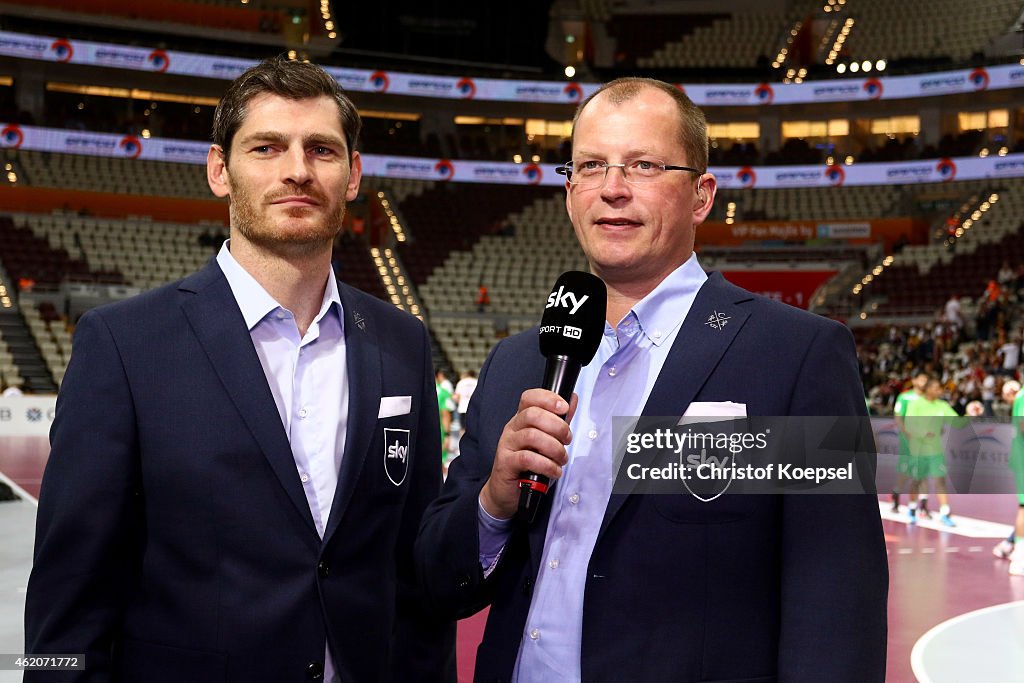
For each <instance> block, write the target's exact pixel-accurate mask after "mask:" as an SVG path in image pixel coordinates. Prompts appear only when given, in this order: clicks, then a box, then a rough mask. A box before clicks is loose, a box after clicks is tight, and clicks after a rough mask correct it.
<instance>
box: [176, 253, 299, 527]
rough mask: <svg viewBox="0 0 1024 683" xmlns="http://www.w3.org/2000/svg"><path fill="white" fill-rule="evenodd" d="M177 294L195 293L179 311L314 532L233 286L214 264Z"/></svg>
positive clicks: (288, 446)
mask: <svg viewBox="0 0 1024 683" xmlns="http://www.w3.org/2000/svg"><path fill="white" fill-rule="evenodd" d="M179 290H182V291H186V292H191V293H192V294H193V295H192V296H189V297H187V298H185V299H184V301H183V302H182V304H181V308H182V310H183V311H184V314H185V317H186V318H187V319H188V321H189V324H190V325H191V326H192V330H193V332H194V333H195V335H196V338H197V339H198V340H199V343H200V345H201V346H202V347H203V350H204V351H205V352H206V355H207V357H208V358H209V359H210V363H211V364H212V365H213V368H214V371H215V372H216V373H217V376H218V377H219V378H220V381H221V384H223V385H224V389H225V391H227V393H228V396H230V397H231V401H232V402H233V403H234V404H235V407H236V408H237V409H238V412H239V414H240V415H241V417H242V420H244V421H245V424H246V425H247V426H248V428H249V431H250V432H251V433H252V436H253V438H254V439H255V440H256V442H257V443H258V444H259V446H260V450H262V451H263V455H264V456H265V457H266V458H267V461H268V462H269V463H270V466H271V468H272V469H273V470H274V473H275V474H276V475H277V478H278V480H279V481H280V482H281V486H282V487H283V488H284V490H285V493H287V495H288V498H289V499H291V501H292V503H293V504H294V505H295V508H296V509H297V511H298V512H299V515H300V516H301V517H302V519H303V520H304V522H305V524H306V525H307V526H308V527H309V529H310V531H312V532H313V533H314V534H315V533H316V526H315V525H314V523H313V517H312V515H311V514H310V511H309V503H308V502H307V501H306V494H305V493H304V492H303V490H302V484H301V482H300V481H299V475H298V472H297V471H296V469H295V459H294V457H293V456H292V449H291V445H290V444H289V443H288V435H287V434H285V431H284V426H283V425H282V424H281V416H280V414H279V413H278V412H277V405H276V404H275V403H274V396H273V394H271V392H270V385H269V384H268V383H267V378H266V375H265V374H264V372H263V366H262V365H261V364H260V359H259V356H257V355H256V349H255V347H254V346H253V343H252V337H250V336H249V330H248V329H247V328H246V325H245V319H244V318H243V317H242V312H241V310H240V309H239V308H238V303H237V302H236V301H235V297H234V295H233V294H232V293H231V287H230V285H228V281H227V279H226V278H225V277H224V274H223V273H222V272H221V270H220V267H219V266H217V265H216V262H215V261H211V262H210V263H209V264H208V265H207V266H206V267H205V268H203V270H201V271H199V272H198V273H196V274H195V275H193V276H191V277H189V278H186V279H185V280H184V281H183V282H182V284H181V285H180V287H179Z"/></svg>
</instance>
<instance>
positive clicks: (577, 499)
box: [569, 493, 580, 505]
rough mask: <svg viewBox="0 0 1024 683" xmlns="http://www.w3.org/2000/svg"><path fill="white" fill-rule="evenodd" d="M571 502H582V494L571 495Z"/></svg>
mask: <svg viewBox="0 0 1024 683" xmlns="http://www.w3.org/2000/svg"><path fill="white" fill-rule="evenodd" d="M569 502H570V503H572V504H573V505H575V504H576V503H578V502H580V494H578V493H574V494H572V495H571V496H569Z"/></svg>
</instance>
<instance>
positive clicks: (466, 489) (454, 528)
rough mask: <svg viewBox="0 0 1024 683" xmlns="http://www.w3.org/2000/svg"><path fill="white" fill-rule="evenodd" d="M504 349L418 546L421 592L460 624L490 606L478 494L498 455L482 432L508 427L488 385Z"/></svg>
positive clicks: (483, 373) (484, 378) (480, 386)
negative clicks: (481, 547)
mask: <svg viewBox="0 0 1024 683" xmlns="http://www.w3.org/2000/svg"><path fill="white" fill-rule="evenodd" d="M504 345H505V343H504V342H502V343H499V344H498V345H497V346H496V347H495V348H494V349H493V350H492V351H491V354H490V355H489V356H488V358H487V360H486V361H485V362H484V365H483V368H481V370H480V378H479V381H478V383H477V388H476V391H474V392H473V398H472V399H471V400H470V402H469V410H468V412H467V413H466V432H465V434H464V435H463V436H462V440H461V441H460V442H459V452H460V455H459V457H458V458H456V459H455V460H454V461H453V462H452V463H451V465H450V466H449V468H448V478H447V480H446V481H445V484H444V488H443V490H442V492H441V496H440V498H438V499H437V500H435V501H434V502H433V504H431V505H430V507H428V508H427V511H426V514H425V515H424V518H423V524H422V525H421V527H420V533H419V537H418V538H417V540H416V566H417V569H418V572H419V578H420V581H421V586H420V588H421V591H422V592H423V594H424V595H425V596H427V599H428V600H429V602H430V605H431V607H432V608H433V609H434V610H435V611H436V612H437V613H439V614H443V615H447V616H449V617H455V618H459V619H461V618H465V617H468V616H470V615H472V614H475V613H476V612H479V611H480V610H481V609H483V608H484V607H486V606H487V605H488V604H490V602H491V593H490V590H489V583H490V582H489V581H485V579H484V573H483V569H482V568H481V567H480V535H479V534H480V532H479V525H478V521H477V520H478V517H477V509H478V505H479V503H478V500H479V496H480V490H481V489H482V488H483V486H484V483H485V482H486V481H487V478H488V477H489V476H490V474H491V465H492V463H493V462H494V453H493V452H490V449H489V448H487V447H482V445H481V441H482V440H483V441H488V442H490V441H491V440H493V439H484V431H485V430H486V429H492V430H493V429H498V430H499V431H500V429H501V428H503V427H504V421H503V420H502V414H501V411H500V410H499V409H498V408H497V406H496V402H495V400H494V399H495V398H496V397H497V396H498V395H499V394H500V393H501V391H502V389H501V388H500V387H495V386H490V382H489V379H488V373H489V371H490V370H491V368H492V365H493V364H494V361H495V358H496V357H497V356H498V355H500V354H501V353H502V351H503V347H504ZM516 399H517V400H518V395H517V396H516ZM499 422H500V423H501V425H500V427H499V426H497V423H499ZM491 436H493V435H491ZM499 565H500V562H499Z"/></svg>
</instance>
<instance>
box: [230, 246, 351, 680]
mask: <svg viewBox="0 0 1024 683" xmlns="http://www.w3.org/2000/svg"><path fill="white" fill-rule="evenodd" d="M229 243H230V240H228V241H226V242H225V243H224V246H222V247H221V249H220V252H219V253H218V254H217V265H219V266H220V269H221V270H222V271H223V272H224V277H226V278H227V281H228V285H229V286H230V287H231V293H232V294H233V295H234V297H235V301H237V302H238V307H239V308H240V309H241V311H242V317H243V318H245V324H246V326H247V327H248V329H249V336H250V337H252V343H253V346H254V347H255V348H256V355H257V356H259V359H260V364H261V365H262V366H263V373H264V374H265V375H266V377H267V382H268V383H269V384H270V391H271V393H272V394H273V395H274V403H275V404H276V405H277V412H278V414H279V415H280V416H281V424H283V425H284V430H285V432H286V433H287V435H288V441H289V443H290V444H291V447H292V456H293V457H294V459H295V469H296V471H297V476H298V478H299V481H300V482H302V489H303V491H304V492H305V494H306V502H307V503H308V504H309V511H310V514H311V515H312V516H313V522H314V523H315V524H316V530H317V532H318V533H319V534H320V538H323V536H324V530H325V529H326V528H327V519H328V518H329V517H330V514H331V505H332V503H333V502H334V491H335V489H336V488H337V486H338V471H339V469H340V467H341V456H342V453H343V452H344V450H345V432H346V426H347V421H348V401H349V392H348V373H347V368H346V365H345V329H344V316H343V315H342V308H341V297H340V296H339V295H338V283H337V280H336V279H335V277H334V271H333V270H331V269H328V275H327V287H326V289H325V290H324V296H323V301H322V303H321V305H320V311H319V312H318V313H317V315H316V317H315V318H314V319H313V322H312V324H311V325H310V326H309V329H307V330H306V334H305V336H301V337H300V335H299V328H298V325H297V324H296V322H295V316H294V315H292V313H291V311H289V310H288V309H286V308H284V307H283V306H281V305H280V304H279V303H277V301H275V300H274V298H273V297H272V296H270V294H269V293H267V290H265V289H264V288H263V287H262V285H260V283H259V282H257V281H256V279H255V278H254V277H253V276H252V275H250V274H249V273H248V272H247V271H246V270H245V269H244V268H242V266H241V265H239V263H238V261H236V260H235V258H234V256H232V255H231V252H230V250H229V246H230V245H229ZM310 571H311V572H312V571H313V569H312V568H310ZM324 680H325V681H328V682H330V681H333V680H335V670H334V663H333V662H332V660H331V656H330V646H328V650H327V653H326V657H325V663H324Z"/></svg>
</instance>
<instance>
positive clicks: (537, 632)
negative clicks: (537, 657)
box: [530, 629, 540, 640]
mask: <svg viewBox="0 0 1024 683" xmlns="http://www.w3.org/2000/svg"><path fill="white" fill-rule="evenodd" d="M538 638H540V630H539V629H533V630H532V631H530V640H537V639H538Z"/></svg>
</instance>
